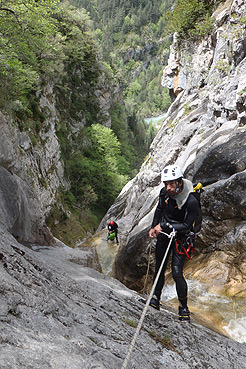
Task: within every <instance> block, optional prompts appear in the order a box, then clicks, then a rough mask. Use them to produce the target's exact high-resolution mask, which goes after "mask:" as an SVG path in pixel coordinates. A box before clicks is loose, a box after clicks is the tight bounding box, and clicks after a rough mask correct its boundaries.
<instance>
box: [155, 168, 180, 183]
mask: <svg viewBox="0 0 246 369" xmlns="http://www.w3.org/2000/svg"><path fill="white" fill-rule="evenodd" d="M183 176H184V175H183V172H182V170H181V168H180V167H179V166H178V165H168V166H166V167H165V168H164V169H163V171H162V172H161V181H162V182H165V181H173V180H174V179H178V178H181V177H183Z"/></svg>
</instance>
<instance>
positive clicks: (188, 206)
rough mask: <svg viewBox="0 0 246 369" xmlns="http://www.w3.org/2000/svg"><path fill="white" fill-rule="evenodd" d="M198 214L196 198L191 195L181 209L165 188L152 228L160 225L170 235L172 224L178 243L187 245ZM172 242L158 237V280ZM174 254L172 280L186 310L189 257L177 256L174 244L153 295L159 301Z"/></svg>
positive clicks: (156, 266)
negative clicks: (186, 242) (184, 269)
mask: <svg viewBox="0 0 246 369" xmlns="http://www.w3.org/2000/svg"><path fill="white" fill-rule="evenodd" d="M197 212H198V202H197V199H196V198H195V196H193V195H192V193H190V194H189V195H188V198H187V200H186V202H185V203H184V205H183V206H182V208H181V209H178V206H177V203H176V201H175V200H174V199H173V198H171V197H169V196H168V194H167V192H166V189H165V188H163V189H162V190H161V192H160V197H159V202H158V205H157V207H156V210H155V214H154V219H153V222H152V226H151V228H154V227H155V226H156V225H157V224H159V223H160V226H161V228H162V229H163V231H164V232H166V233H170V232H171V230H170V229H169V228H168V227H167V226H166V223H167V222H168V223H170V224H171V225H172V226H173V227H174V229H175V230H176V231H177V235H176V239H178V240H179V241H181V242H182V243H184V241H185V239H186V237H187V236H186V235H187V233H189V232H190V230H191V229H192V225H193V223H194V221H195V220H196V217H197ZM169 241H170V239H169V238H168V237H167V236H165V235H163V234H159V235H158V237H157V242H156V249H155V257H156V265H155V275H154V280H155V276H156V275H157V273H158V270H159V268H160V265H161V262H162V259H163V257H164V255H165V252H166V249H167V246H168V244H169ZM171 251H172V276H173V279H174V281H175V283H176V290H177V295H178V298H179V301H180V303H181V304H182V306H184V307H186V306H187V283H186V280H185V279H184V277H183V267H184V263H185V260H186V256H185V255H184V254H178V253H177V251H176V244H175V241H174V240H173V242H172V245H171V247H170V251H169V254H168V257H167V258H166V261H165V263H164V266H163V269H162V272H161V274H160V277H159V279H158V282H157V285H156V288H155V292H154V294H155V295H156V296H157V297H158V299H160V297H161V291H162V288H163V286H164V282H165V270H166V267H167V263H168V259H169V256H170V253H171Z"/></svg>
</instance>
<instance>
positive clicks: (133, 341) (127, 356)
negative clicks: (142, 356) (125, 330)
mask: <svg viewBox="0 0 246 369" xmlns="http://www.w3.org/2000/svg"><path fill="white" fill-rule="evenodd" d="M161 233H163V234H165V235H166V236H167V237H168V238H170V241H169V244H168V246H167V249H166V252H165V255H164V257H163V259H162V262H161V265H160V268H159V270H158V273H157V275H156V278H155V280H154V283H153V286H152V289H151V292H150V294H149V297H148V299H147V301H146V304H145V307H144V309H143V312H142V315H141V317H140V320H139V322H138V326H137V329H136V332H135V334H134V336H133V338H132V341H131V343H130V346H129V349H128V352H127V355H126V357H125V360H124V361H123V365H122V367H121V369H126V368H127V364H128V361H129V359H130V356H131V353H132V350H133V347H134V345H135V342H136V339H137V336H138V334H139V332H140V329H141V327H142V324H143V320H144V317H145V314H146V312H147V309H148V306H149V303H150V300H151V299H152V296H153V294H154V290H155V287H156V285H157V282H158V279H159V276H160V274H161V270H162V268H163V265H164V262H165V260H166V257H167V255H168V252H169V249H170V246H171V244H172V240H173V237H175V234H176V232H175V229H174V228H173V230H172V232H171V233H170V234H167V233H165V232H161Z"/></svg>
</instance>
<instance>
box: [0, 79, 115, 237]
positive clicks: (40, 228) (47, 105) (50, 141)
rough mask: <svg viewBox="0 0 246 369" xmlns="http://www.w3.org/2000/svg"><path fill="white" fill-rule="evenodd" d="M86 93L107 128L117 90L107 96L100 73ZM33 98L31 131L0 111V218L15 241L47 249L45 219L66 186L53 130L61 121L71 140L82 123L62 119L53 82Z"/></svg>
mask: <svg viewBox="0 0 246 369" xmlns="http://www.w3.org/2000/svg"><path fill="white" fill-rule="evenodd" d="M93 88H94V87H93ZM91 93H92V95H93V94H94V95H95V99H96V102H97V104H98V106H97V108H98V116H99V117H100V122H101V123H102V124H104V125H106V126H109V127H110V126H111V119H110V115H109V108H110V106H111V103H112V98H113V97H112V95H113V94H117V91H116V90H114V91H112V94H111V91H110V79H109V78H108V77H107V76H106V74H105V73H102V74H101V75H100V78H99V80H98V82H97V85H96V86H95V88H94V89H93V90H92V91H91ZM36 98H37V100H38V101H39V108H40V111H41V112H42V115H43V117H44V121H42V122H40V121H37V122H32V124H33V127H32V128H28V124H29V122H28V121H27V122H21V123H18V122H17V121H14V119H13V118H11V117H10V116H7V115H6V116H4V115H3V114H2V113H1V112H0V130H1V138H0V171H1V187H0V191H1V192H0V195H1V200H2V201H1V204H0V214H1V215H2V217H1V223H2V224H3V225H5V226H6V227H7V229H8V230H9V232H11V233H12V234H13V235H14V236H15V237H17V238H18V240H20V241H22V242H31V243H32V242H38V243H39V244H40V243H45V244H47V243H48V244H50V243H54V242H55V241H54V238H53V237H52V235H51V234H50V232H49V230H48V228H47V227H46V226H45V218H46V216H47V215H48V214H49V211H50V209H51V208H52V206H53V205H54V204H55V203H56V202H57V193H58V191H59V188H63V189H68V187H69V184H68V183H67V180H66V179H65V177H64V163H63V161H62V159H61V147H60V143H59V140H58V137H57V128H58V127H59V123H60V122H62V123H64V122H63V120H65V121H66V126H67V132H68V133H67V134H68V135H69V137H68V139H71V141H72V138H73V135H75V136H76V135H77V134H78V132H79V131H80V129H81V127H83V126H84V124H85V119H82V118H81V120H80V119H77V120H75V119H73V118H72V117H67V118H64V116H62V114H63V113H64V112H63V111H62V109H63V107H62V106H61V105H59V103H58V100H59V99H58V95H57V91H56V90H54V82H53V83H52V81H51V82H48V81H46V82H44V83H43V85H42V88H41V87H40V92H39V93H38V94H37V96H36ZM79 113H80V112H78V115H79ZM33 119H35V118H33ZM22 126H24V128H23V127H22ZM58 205H59V204H58Z"/></svg>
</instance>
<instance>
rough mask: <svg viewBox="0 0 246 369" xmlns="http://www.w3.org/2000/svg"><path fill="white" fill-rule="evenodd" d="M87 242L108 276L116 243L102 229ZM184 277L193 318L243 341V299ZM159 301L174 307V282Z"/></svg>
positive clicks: (245, 312) (245, 339)
mask: <svg viewBox="0 0 246 369" xmlns="http://www.w3.org/2000/svg"><path fill="white" fill-rule="evenodd" d="M87 243H88V245H87V246H91V247H96V250H97V254H98V258H99V262H100V265H101V267H102V271H103V273H104V274H107V275H110V274H111V272H112V265H113V262H114V259H115V256H116V254H117V252H118V248H119V246H118V245H116V243H115V241H109V242H107V231H106V230H102V231H101V232H99V233H97V234H96V235H94V236H92V237H91V238H90V241H89V242H87ZM87 243H86V244H87ZM186 280H187V283H188V288H189V301H188V305H189V309H190V310H191V314H194V317H195V318H196V319H197V321H198V322H199V323H201V324H204V325H206V326H208V327H210V328H212V329H215V330H217V331H219V332H220V333H223V334H225V335H227V336H229V337H231V338H232V339H234V340H235V341H238V342H242V343H244V342H245V343H246V299H236V298H231V297H227V296H221V295H219V294H215V293H212V292H211V291H210V286H209V285H205V284H203V283H201V282H199V281H198V280H196V279H194V278H193V279H189V278H188V279H186ZM161 300H162V302H163V303H164V304H166V305H169V306H171V307H174V308H175V309H177V307H178V300H177V294H176V288H175V285H174V284H167V285H165V287H164V288H163V292H162V297H161Z"/></svg>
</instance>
